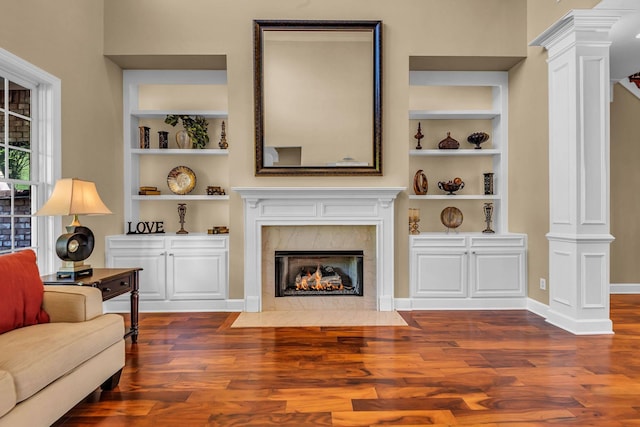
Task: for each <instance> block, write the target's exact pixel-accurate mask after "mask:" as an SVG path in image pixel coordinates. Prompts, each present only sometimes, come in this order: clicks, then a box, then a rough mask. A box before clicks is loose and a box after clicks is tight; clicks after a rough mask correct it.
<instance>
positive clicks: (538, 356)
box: [56, 295, 640, 427]
mask: <svg viewBox="0 0 640 427" xmlns="http://www.w3.org/2000/svg"><path fill="white" fill-rule="evenodd" d="M611 301H612V303H611V306H612V310H611V315H612V319H613V321H614V328H615V332H616V333H615V335H601V336H574V335H572V334H570V333H567V332H565V331H563V330H561V329H558V328H555V327H553V326H550V325H549V324H547V323H546V322H545V321H544V320H543V319H542V318H540V317H538V316H536V315H534V314H531V313H529V312H527V311H462V312H461V311H418V312H407V313H403V316H404V317H405V319H406V320H407V321H408V323H409V326H408V327H349V328H254V329H232V328H230V325H231V323H232V322H233V319H235V317H236V316H237V314H233V313H231V314H230V313H172V314H142V315H141V319H140V320H141V323H140V338H139V342H138V344H137V345H131V343H130V342H129V340H127V365H126V367H125V370H124V373H123V375H122V379H121V380H120V385H119V387H118V388H117V389H115V390H114V391H111V392H99V391H96V392H94V393H93V394H91V395H90V396H89V397H88V398H87V399H86V400H85V401H83V402H81V403H80V404H78V405H77V406H76V407H75V408H73V409H72V410H71V411H69V412H68V413H67V414H66V415H65V416H64V417H63V418H61V419H60V420H59V421H58V423H56V426H65V427H70V426H94V425H100V426H153V427H160V426H270V425H277V426H296V427H300V426H378V425H396V426H398V425H402V426H424V425H439V426H450V425H458V426H459V425H462V426H527V427H530V426H549V425H557V424H561V425H569V426H581V427H583V426H598V427H601V426H624V427H628V426H634V425H638V426H640V354H639V349H640V296H638V295H613V296H612V297H611Z"/></svg>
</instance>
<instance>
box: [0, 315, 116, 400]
mask: <svg viewBox="0 0 640 427" xmlns="http://www.w3.org/2000/svg"><path fill="white" fill-rule="evenodd" d="M123 336H124V320H123V318H122V316H120V315H119V314H105V315H102V316H98V317H97V318H95V319H92V320H89V321H86V322H78V323H43V324H39V325H33V326H29V327H26V328H19V329H14V330H13V331H10V332H7V333H4V334H2V335H0V349H2V351H1V352H0V370H5V371H7V372H9V373H10V374H11V376H12V377H13V382H14V383H15V390H16V399H17V401H18V402H21V401H23V400H25V399H27V398H29V397H30V396H32V395H33V394H34V393H37V392H38V391H39V390H41V389H42V388H44V387H46V386H47V385H48V384H50V383H52V382H53V381H55V380H56V379H58V378H60V377H62V376H63V375H66V374H67V373H69V372H70V371H72V370H73V369H75V368H76V367H77V366H78V365H80V364H82V363H83V362H85V361H87V360H89V359H91V358H92V357H93V356H95V355H96V354H98V353H100V352H101V351H103V350H105V349H106V348H108V347H110V346H112V345H113V344H115V343H117V342H118V341H121V340H123Z"/></svg>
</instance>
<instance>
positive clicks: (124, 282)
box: [120, 281, 129, 286]
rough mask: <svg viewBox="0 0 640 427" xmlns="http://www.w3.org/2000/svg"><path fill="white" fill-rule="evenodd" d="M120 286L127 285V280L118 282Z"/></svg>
mask: <svg viewBox="0 0 640 427" xmlns="http://www.w3.org/2000/svg"><path fill="white" fill-rule="evenodd" d="M120 286H129V282H127V281H123V282H120Z"/></svg>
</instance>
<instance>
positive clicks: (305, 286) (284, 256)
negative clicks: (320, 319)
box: [275, 250, 364, 297]
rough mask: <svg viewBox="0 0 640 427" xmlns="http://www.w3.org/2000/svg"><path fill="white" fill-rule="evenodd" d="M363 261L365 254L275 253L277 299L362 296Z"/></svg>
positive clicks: (339, 252)
mask: <svg viewBox="0 0 640 427" xmlns="http://www.w3.org/2000/svg"><path fill="white" fill-rule="evenodd" d="M363 258H364V252H363V251H334V250H323V251H315V250H314V251H275V273H276V280H275V284H276V290H275V296H276V297H288V296H362V295H363V286H362V278H363V263H362V261H363Z"/></svg>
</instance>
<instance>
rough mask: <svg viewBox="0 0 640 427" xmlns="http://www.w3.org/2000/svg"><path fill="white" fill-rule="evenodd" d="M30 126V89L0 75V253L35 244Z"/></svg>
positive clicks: (34, 188)
mask: <svg viewBox="0 0 640 427" xmlns="http://www.w3.org/2000/svg"><path fill="white" fill-rule="evenodd" d="M31 129H32V126H31V89H30V88H28V87H24V86H22V85H20V84H18V83H15V82H13V81H11V80H9V79H8V78H5V77H3V76H0V253H2V252H12V251H14V250H16V249H21V248H28V247H34V246H35V245H34V244H33V242H32V238H31V230H32V228H33V227H32V226H31V209H32V203H31V201H32V198H31V194H32V193H34V194H35V191H36V190H37V186H36V185H35V184H36V182H35V181H33V180H32V179H31V170H32V165H31V153H32V144H31V140H32V133H31ZM32 187H33V188H32Z"/></svg>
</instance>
